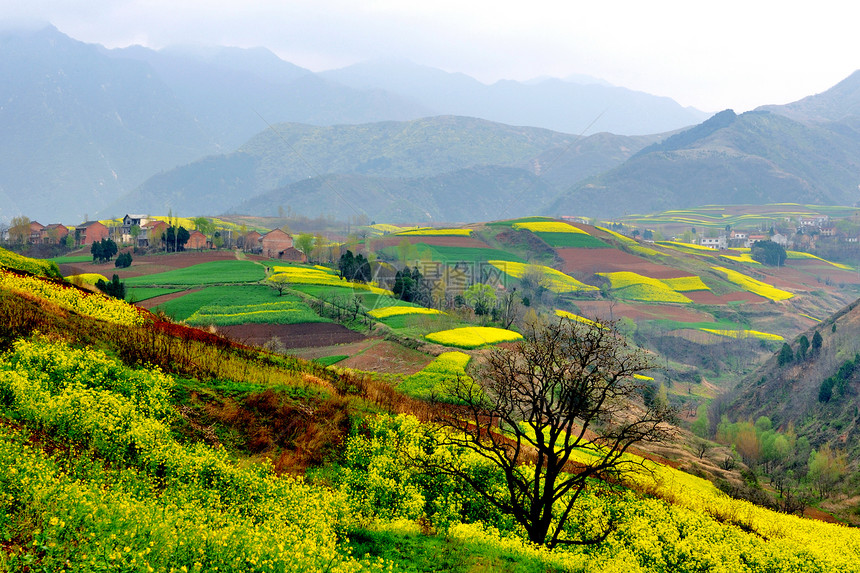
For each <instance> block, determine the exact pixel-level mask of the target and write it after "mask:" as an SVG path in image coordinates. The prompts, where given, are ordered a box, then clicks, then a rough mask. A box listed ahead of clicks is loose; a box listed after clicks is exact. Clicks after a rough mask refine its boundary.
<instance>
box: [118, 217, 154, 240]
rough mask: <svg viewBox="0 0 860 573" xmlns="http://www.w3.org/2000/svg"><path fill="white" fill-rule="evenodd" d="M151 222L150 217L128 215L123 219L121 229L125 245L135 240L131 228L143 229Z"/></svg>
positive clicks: (121, 238)
mask: <svg viewBox="0 0 860 573" xmlns="http://www.w3.org/2000/svg"><path fill="white" fill-rule="evenodd" d="M149 221H150V217H149V216H148V215H134V214H127V215H126V216H125V217H123V218H122V225H121V226H120V228H119V232H120V240H121V241H122V242H123V243H130V242H131V241H132V240H133V239H134V237H133V236H132V234H131V228H132V227H137V228H139V229H142V228H143V226H144V225H146V224H147V223H149ZM138 239H140V235H138Z"/></svg>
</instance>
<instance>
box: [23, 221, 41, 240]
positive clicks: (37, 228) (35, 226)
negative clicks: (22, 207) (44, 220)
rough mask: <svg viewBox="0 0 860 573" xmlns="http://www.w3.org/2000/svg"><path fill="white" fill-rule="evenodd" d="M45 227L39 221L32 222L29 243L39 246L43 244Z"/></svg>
mask: <svg viewBox="0 0 860 573" xmlns="http://www.w3.org/2000/svg"><path fill="white" fill-rule="evenodd" d="M44 228H45V226H44V225H42V224H41V223H39V222H38V221H30V238H29V239H27V241H28V242H29V243H32V244H34V245H35V244H37V243H41V242H42V229H44Z"/></svg>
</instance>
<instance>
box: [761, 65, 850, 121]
mask: <svg viewBox="0 0 860 573" xmlns="http://www.w3.org/2000/svg"><path fill="white" fill-rule="evenodd" d="M759 109H761V110H765V111H771V112H773V113H778V114H780V115H784V116H786V117H790V118H791V119H794V120H796V121H801V122H806V123H810V122H816V123H827V122H838V121H842V120H843V119H846V118H849V117H857V116H860V70H858V71H856V72H854V73H853V74H851V75H850V76H848V77H847V78H845V79H844V80H842V81H841V82H839V83H838V84H836V85H835V86H833V87H832V88H830V89H829V90H827V91H824V92H822V93H820V94H815V95H811V96H808V97H805V98H803V99H801V100H798V101H796V102H792V103H789V104H785V105H766V106H762V107H760V108H759Z"/></svg>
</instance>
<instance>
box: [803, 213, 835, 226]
mask: <svg viewBox="0 0 860 573" xmlns="http://www.w3.org/2000/svg"><path fill="white" fill-rule="evenodd" d="M829 222H830V217H828V216H826V215H820V216H818V217H801V218H800V227H801V228H804V229H818V228H821V227H822V226H824V225H826V224H827V223H829Z"/></svg>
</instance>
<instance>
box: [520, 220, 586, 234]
mask: <svg viewBox="0 0 860 573" xmlns="http://www.w3.org/2000/svg"><path fill="white" fill-rule="evenodd" d="M511 226H512V227H513V228H514V229H525V230H527V231H531V232H532V233H580V234H583V235H587V234H588V233H586V232H585V231H583V230H582V229H579V228H577V227H574V226H573V225H568V224H567V223H562V222H561V221H531V222H528V223H514V224H513V225H511Z"/></svg>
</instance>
